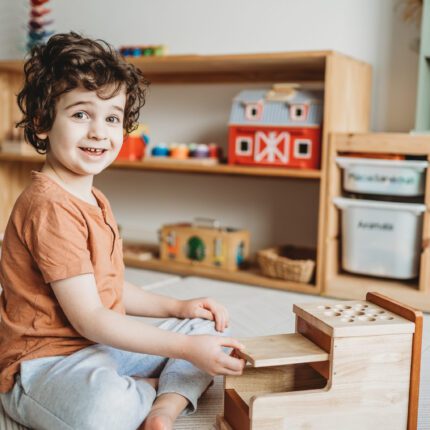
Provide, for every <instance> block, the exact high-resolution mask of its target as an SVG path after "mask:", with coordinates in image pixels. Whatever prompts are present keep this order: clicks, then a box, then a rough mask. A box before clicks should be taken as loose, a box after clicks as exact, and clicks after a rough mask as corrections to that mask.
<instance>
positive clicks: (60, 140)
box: [38, 88, 126, 176]
mask: <svg viewBox="0 0 430 430" xmlns="http://www.w3.org/2000/svg"><path fill="white" fill-rule="evenodd" d="M110 90H112V89H111V88H107V89H106V94H107V95H108V94H110V93H111V91H110ZM109 91H110V92H109ZM102 95H103V96H104V94H102ZM125 102H126V95H125V90H124V89H123V88H122V89H121V91H119V92H118V94H116V95H115V96H113V97H112V98H110V99H106V100H104V99H101V98H100V97H98V96H97V94H96V92H94V91H89V90H86V89H84V88H75V89H74V90H71V91H70V92H67V93H64V94H62V95H61V96H60V97H59V98H58V100H57V103H56V115H55V120H54V123H53V125H52V128H51V130H50V131H49V132H47V133H41V134H38V137H39V138H41V139H45V138H46V137H49V150H48V153H47V157H49V158H50V160H51V162H53V163H55V165H56V167H57V169H58V168H60V169H65V170H67V173H72V174H73V173H74V174H76V175H80V176H89V175H96V174H98V173H100V172H101V171H102V170H103V169H105V168H106V167H107V166H109V165H110V164H111V163H112V162H113V161H114V160H115V158H116V156H117V155H118V152H119V150H120V149H121V146H122V141H123V119H124V107H125Z"/></svg>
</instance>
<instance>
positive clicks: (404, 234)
mask: <svg viewBox="0 0 430 430" xmlns="http://www.w3.org/2000/svg"><path fill="white" fill-rule="evenodd" d="M334 203H335V205H336V206H337V207H338V208H340V209H342V267H343V269H344V270H347V271H349V272H353V273H360V274H365V275H373V276H381V277H388V278H396V279H410V278H414V277H416V276H417V275H418V266H419V257H420V248H421V233H422V219H423V216H422V214H423V212H424V211H425V210H426V206H425V205H423V204H416V203H394V202H379V201H369V200H358V199H357V200H356V199H347V198H343V197H336V198H335V199H334Z"/></svg>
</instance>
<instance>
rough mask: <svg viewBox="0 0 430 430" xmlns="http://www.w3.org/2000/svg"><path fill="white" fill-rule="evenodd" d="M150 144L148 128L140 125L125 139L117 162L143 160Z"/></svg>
mask: <svg viewBox="0 0 430 430" xmlns="http://www.w3.org/2000/svg"><path fill="white" fill-rule="evenodd" d="M148 143H149V136H148V127H147V126H146V125H144V124H139V126H138V127H137V129H136V130H134V131H132V132H131V133H130V134H129V135H128V136H126V137H125V138H124V142H123V144H122V147H121V150H120V151H119V154H118V156H117V160H130V161H137V160H141V159H142V158H143V157H144V155H145V147H146V145H147V144H148Z"/></svg>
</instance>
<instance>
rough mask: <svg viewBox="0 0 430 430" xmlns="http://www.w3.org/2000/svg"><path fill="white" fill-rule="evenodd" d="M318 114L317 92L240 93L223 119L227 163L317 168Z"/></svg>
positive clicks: (280, 87)
mask: <svg viewBox="0 0 430 430" xmlns="http://www.w3.org/2000/svg"><path fill="white" fill-rule="evenodd" d="M322 113H323V92H322V91H320V90H307V89H300V87H299V86H298V85H292V84H275V85H274V86H273V88H272V90H270V91H267V90H245V91H242V92H240V93H239V94H238V95H237V96H236V97H235V99H234V100H233V106H232V110H231V114H230V120H229V142H228V162H229V164H244V165H257V166H278V167H289V168H291V167H292V168H305V169H318V168H319V166H320V159H321V148H320V147H321V123H322Z"/></svg>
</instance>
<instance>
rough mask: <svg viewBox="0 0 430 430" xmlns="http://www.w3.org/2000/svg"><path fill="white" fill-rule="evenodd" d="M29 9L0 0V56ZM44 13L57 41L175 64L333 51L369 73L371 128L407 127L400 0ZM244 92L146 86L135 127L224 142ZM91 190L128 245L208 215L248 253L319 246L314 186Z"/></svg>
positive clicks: (233, 2) (197, 180)
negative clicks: (72, 36) (182, 58)
mask: <svg viewBox="0 0 430 430" xmlns="http://www.w3.org/2000/svg"><path fill="white" fill-rule="evenodd" d="M26 4H27V2H26V1H25V0H20V1H17V2H12V1H10V0H0V7H1V9H0V12H1V13H0V38H1V39H0V40H1V42H2V43H1V44H0V58H19V57H20V56H22V50H20V48H22V46H23V45H24V40H25V29H24V26H25V21H26V14H27V7H26ZM124 4H127V5H128V8H127V9H126V8H124V7H123V5H124ZM50 7H51V8H52V10H53V13H52V16H53V18H54V19H55V26H54V27H55V30H56V31H58V32H62V31H69V30H75V31H78V32H83V33H85V34H86V35H89V36H92V37H99V38H102V39H105V40H107V41H109V42H110V43H111V44H113V45H115V46H120V45H123V44H144V43H154V44H158V43H164V44H166V45H168V46H169V48H170V52H171V53H172V54H186V53H198V54H214V53H220V54H222V53H240V52H272V51H289V50H318V49H332V50H337V51H340V52H343V53H346V54H349V55H351V56H353V57H356V58H358V59H361V60H364V61H367V62H369V63H370V64H372V66H373V72H374V76H373V77H374V79H373V82H374V83H373V107H372V128H373V129H374V130H376V131H409V130H410V129H411V128H412V127H413V123H414V115H415V98H416V82H417V61H418V55H417V53H416V52H414V51H413V50H411V48H410V45H411V44H413V42H414V40H415V39H416V38H417V37H418V33H419V32H418V29H417V28H416V27H415V26H414V25H413V24H405V23H403V22H402V20H401V19H400V14H401V9H399V1H398V0H376V1H375V0H300V1H298V0H295V1H293V0H265V1H261V0H217V1H210V0H182V1H175V0H147V1H145V2H143V1H141V0H129V1H127V2H119V1H113V0H92V1H88V0H73V1H59V0H51V2H50ZM245 87H249V85H246V86H243V85H220V86H218V85H217V86H213V85H212V86H211V85H188V86H156V85H154V86H152V88H151V91H150V94H149V97H148V103H147V106H146V107H145V108H144V110H143V112H142V121H143V122H146V123H148V124H149V126H150V130H151V137H152V139H153V141H155V142H156V141H159V140H163V141H166V142H172V141H179V142H181V141H182V142H190V141H199V142H204V141H217V142H220V143H223V144H225V141H226V137H227V131H226V123H227V120H228V114H229V108H230V102H231V98H232V96H233V95H234V94H236V93H237V92H238V91H239V90H240V89H241V88H245ZM96 185H97V186H99V187H100V188H102V189H103V191H105V192H106V194H107V195H108V197H109V198H110V199H111V201H112V205H113V207H114V210H115V212H116V214H117V217H118V220H119V222H120V223H121V224H123V226H124V228H125V230H124V233H125V235H126V236H127V235H128V236H131V235H133V236H135V237H141V238H148V239H151V240H155V239H156V235H155V231H156V229H157V228H158V227H159V226H160V225H161V224H162V223H163V222H167V221H176V220H186V219H190V218H192V217H193V216H195V215H197V216H198V215H206V216H210V215H212V216H217V217H218V218H220V219H221V221H222V222H223V223H224V224H230V225H233V226H244V227H247V228H250V229H251V230H252V233H253V242H254V246H253V248H254V249H256V248H260V247H261V246H265V245H267V244H273V243H284V242H292V243H297V244H314V243H315V237H316V229H317V221H316V216H317V207H318V204H317V201H318V185H317V184H316V183H315V182H308V181H298V180H291V181H288V180H275V179H270V180H269V179H266V180H258V179H255V178H233V179H232V178H228V177H209V176H208V177H206V176H193V175H162V174H157V173H142V172H139V173H136V172H119V171H109V172H105V173H103V174H102V175H101V176H100V178H97V180H96ZM125 190H126V192H124V191H125ZM297 224H300V228H299V229H298V228H297Z"/></svg>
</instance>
